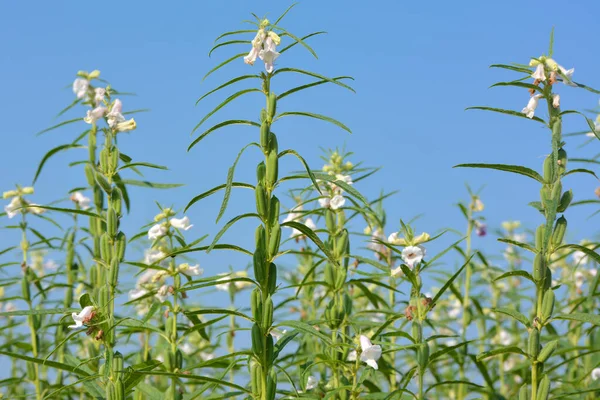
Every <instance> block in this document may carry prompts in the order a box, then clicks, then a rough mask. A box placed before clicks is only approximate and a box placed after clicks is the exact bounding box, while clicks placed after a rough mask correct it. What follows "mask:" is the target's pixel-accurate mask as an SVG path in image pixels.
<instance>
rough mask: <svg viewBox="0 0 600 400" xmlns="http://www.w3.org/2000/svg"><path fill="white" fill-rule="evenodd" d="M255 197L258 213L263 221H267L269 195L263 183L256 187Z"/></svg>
mask: <svg viewBox="0 0 600 400" xmlns="http://www.w3.org/2000/svg"><path fill="white" fill-rule="evenodd" d="M254 195H255V197H256V212H257V213H258V215H260V217H261V218H262V219H265V218H266V217H267V195H266V193H265V187H264V186H263V184H262V183H260V182H259V183H258V184H257V185H256V187H255V188H254Z"/></svg>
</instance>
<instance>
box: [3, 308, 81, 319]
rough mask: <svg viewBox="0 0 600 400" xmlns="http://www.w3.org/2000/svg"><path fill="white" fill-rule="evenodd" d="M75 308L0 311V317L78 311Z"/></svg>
mask: <svg viewBox="0 0 600 400" xmlns="http://www.w3.org/2000/svg"><path fill="white" fill-rule="evenodd" d="M78 311H80V310H78V309H76V308H49V309H41V310H17V311H3V312H0V317H19V316H23V315H53V314H70V313H72V312H78Z"/></svg>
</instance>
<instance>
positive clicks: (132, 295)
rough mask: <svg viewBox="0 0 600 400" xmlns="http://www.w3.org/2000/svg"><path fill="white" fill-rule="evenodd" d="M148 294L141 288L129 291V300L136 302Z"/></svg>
mask: <svg viewBox="0 0 600 400" xmlns="http://www.w3.org/2000/svg"><path fill="white" fill-rule="evenodd" d="M147 294H148V291H147V290H146V289H143V288H135V289H132V290H130V291H129V294H128V295H129V300H130V301H131V300H137V299H139V298H140V297H143V296H145V295H147Z"/></svg>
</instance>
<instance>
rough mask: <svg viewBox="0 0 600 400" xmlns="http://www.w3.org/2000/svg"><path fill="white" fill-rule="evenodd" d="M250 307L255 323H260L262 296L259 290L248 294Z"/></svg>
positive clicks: (256, 289)
mask: <svg viewBox="0 0 600 400" xmlns="http://www.w3.org/2000/svg"><path fill="white" fill-rule="evenodd" d="M250 307H251V308H252V317H253V318H254V320H255V321H262V310H263V304H262V296H261V293H260V289H259V288H255V289H254V290H252V293H251V294H250Z"/></svg>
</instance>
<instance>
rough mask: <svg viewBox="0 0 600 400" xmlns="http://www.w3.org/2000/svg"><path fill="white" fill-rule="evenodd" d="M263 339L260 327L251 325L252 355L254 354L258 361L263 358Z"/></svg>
mask: <svg viewBox="0 0 600 400" xmlns="http://www.w3.org/2000/svg"><path fill="white" fill-rule="evenodd" d="M263 338H264V336H263V334H262V330H261V329H260V326H258V324H256V323H254V325H252V353H254V355H255V356H256V358H258V359H259V360H262V356H263Z"/></svg>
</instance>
